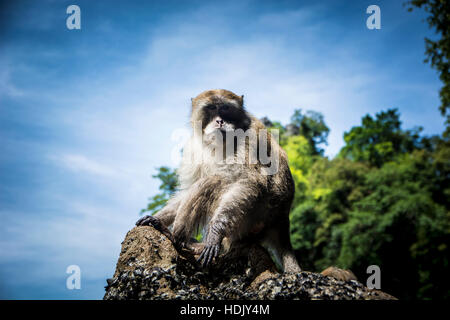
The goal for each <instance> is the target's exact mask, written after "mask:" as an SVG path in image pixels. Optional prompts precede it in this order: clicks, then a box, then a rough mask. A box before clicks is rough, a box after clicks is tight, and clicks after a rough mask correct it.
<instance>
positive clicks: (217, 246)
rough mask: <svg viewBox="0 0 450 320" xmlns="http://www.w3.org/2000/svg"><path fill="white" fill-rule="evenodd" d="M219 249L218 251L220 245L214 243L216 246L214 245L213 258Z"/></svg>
mask: <svg viewBox="0 0 450 320" xmlns="http://www.w3.org/2000/svg"><path fill="white" fill-rule="evenodd" d="M219 251H220V245H218V244H216V246H215V247H214V258H215V257H217V256H218V255H219Z"/></svg>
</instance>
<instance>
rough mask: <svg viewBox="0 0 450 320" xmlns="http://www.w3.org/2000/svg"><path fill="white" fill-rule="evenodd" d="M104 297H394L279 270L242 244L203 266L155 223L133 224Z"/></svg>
mask: <svg viewBox="0 0 450 320" xmlns="http://www.w3.org/2000/svg"><path fill="white" fill-rule="evenodd" d="M105 288H106V293H105V296H104V299H106V300H124V299H143V300H145V299H191V300H192V299H193V300H199V299H201V300H203V299H244V300H247V299H252V300H255V299H300V300H316V299H331V300H337V299H345V300H351V299H358V300H362V299H395V298H394V297H392V296H390V295H388V294H386V293H384V292H381V291H379V290H370V289H368V288H367V287H365V286H363V285H362V284H361V283H359V282H358V281H355V280H349V281H342V280H337V279H335V278H333V277H328V276H325V275H322V274H317V273H312V272H306V271H304V272H300V273H297V274H293V273H285V274H280V273H278V272H277V269H276V267H275V265H274V264H273V262H272V260H271V259H270V257H269V255H268V254H267V252H266V251H265V250H264V249H263V248H261V247H260V246H258V245H251V244H249V245H243V246H241V247H239V248H231V249H230V250H229V251H228V252H226V254H224V253H222V254H221V255H220V256H219V257H218V259H217V261H215V263H214V264H213V265H212V266H211V267H210V268H209V269H208V270H202V269H201V268H200V266H198V265H197V262H196V260H195V257H194V256H193V255H192V254H191V253H189V252H188V251H183V252H178V251H177V250H176V249H175V248H174V246H173V245H172V242H171V241H170V240H169V239H168V238H167V237H166V236H165V235H163V234H162V233H160V232H159V231H157V230H155V229H154V228H152V227H147V226H146V227H135V228H133V229H132V230H130V231H129V232H128V233H127V235H126V237H125V240H124V241H123V243H122V250H121V253H120V257H119V260H118V262H117V266H116V270H115V273H114V276H113V277H112V278H111V279H108V280H107V286H106V287H105Z"/></svg>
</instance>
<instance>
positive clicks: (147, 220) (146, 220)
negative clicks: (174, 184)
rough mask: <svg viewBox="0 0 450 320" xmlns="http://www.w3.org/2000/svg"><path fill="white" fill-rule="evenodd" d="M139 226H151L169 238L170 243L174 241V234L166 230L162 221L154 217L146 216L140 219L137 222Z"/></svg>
mask: <svg viewBox="0 0 450 320" xmlns="http://www.w3.org/2000/svg"><path fill="white" fill-rule="evenodd" d="M136 225H137V226H151V227H153V228H155V229H156V230H158V231H159V232H161V233H162V234H163V235H165V236H166V237H167V238H169V240H170V241H172V242H174V241H173V237H172V234H171V233H170V231H169V229H167V228H166V226H165V225H164V224H162V223H161V221H160V220H159V219H158V218H156V217H154V216H145V217H142V218H140V219H139V220H138V221H137V222H136Z"/></svg>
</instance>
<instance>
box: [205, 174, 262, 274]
mask: <svg viewBox="0 0 450 320" xmlns="http://www.w3.org/2000/svg"><path fill="white" fill-rule="evenodd" d="M257 196H258V195H257V194H255V189H254V188H251V184H248V183H245V182H241V183H240V182H236V183H234V184H232V185H231V186H229V188H228V189H227V191H226V192H224V193H223V195H222V197H221V198H220V201H219V205H218V206H217V209H216V210H215V212H214V214H213V216H212V218H211V221H210V222H209V224H208V232H207V234H206V240H205V241H204V242H205V247H204V249H203V251H202V253H201V254H200V257H199V258H198V261H199V262H201V264H202V266H203V267H207V266H208V265H209V264H210V263H211V261H212V260H213V259H214V258H215V257H217V255H218V254H219V251H220V248H221V242H222V239H223V238H224V237H225V236H226V237H230V239H231V241H232V242H233V239H238V238H240V237H241V236H243V235H246V234H247V232H248V230H246V228H247V226H248V223H246V222H248V221H246V220H248V219H249V217H248V216H247V214H248V212H250V211H251V209H252V208H253V206H254V205H255V203H256V199H257Z"/></svg>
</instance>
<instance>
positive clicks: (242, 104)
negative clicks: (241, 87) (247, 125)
mask: <svg viewBox="0 0 450 320" xmlns="http://www.w3.org/2000/svg"><path fill="white" fill-rule="evenodd" d="M241 106H244V95H242V96H241Z"/></svg>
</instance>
